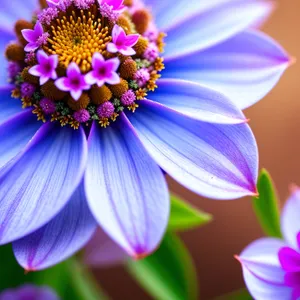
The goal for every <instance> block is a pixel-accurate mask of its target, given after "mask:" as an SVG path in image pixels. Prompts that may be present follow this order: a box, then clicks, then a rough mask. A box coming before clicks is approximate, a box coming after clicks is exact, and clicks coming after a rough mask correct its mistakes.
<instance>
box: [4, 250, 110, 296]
mask: <svg viewBox="0 0 300 300" xmlns="http://www.w3.org/2000/svg"><path fill="white" fill-rule="evenodd" d="M0 266H1V268H0V292H1V291H3V290H5V289H8V288H15V287H18V286H21V285H23V284H25V283H31V284H35V285H38V286H49V287H51V288H52V289H53V290H55V291H56V293H57V294H58V295H59V296H60V297H61V299H64V300H69V299H70V300H81V299H85V300H107V299H108V297H107V296H106V295H104V293H103V292H102V291H101V290H100V289H99V288H98V287H97V284H95V282H94V279H93V278H92V277H91V275H90V274H89V272H88V271H87V270H86V269H84V267H83V266H82V265H81V264H80V263H78V261H77V260H76V258H71V259H69V260H67V261H65V262H63V263H61V264H58V265H56V266H55V267H52V268H50V269H47V270H44V271H39V272H30V273H28V274H26V273H25V272H24V270H23V269H22V268H21V267H20V266H19V265H18V263H17V261H16V259H15V257H14V255H13V252H12V248H11V245H7V246H2V247H0Z"/></svg>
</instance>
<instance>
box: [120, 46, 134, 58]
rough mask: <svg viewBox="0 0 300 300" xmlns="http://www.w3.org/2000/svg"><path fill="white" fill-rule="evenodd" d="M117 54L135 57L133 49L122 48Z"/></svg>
mask: <svg viewBox="0 0 300 300" xmlns="http://www.w3.org/2000/svg"><path fill="white" fill-rule="evenodd" d="M119 52H120V53H121V54H123V55H126V56H130V55H135V53H136V52H135V50H134V49H133V48H130V47H128V48H124V49H119Z"/></svg>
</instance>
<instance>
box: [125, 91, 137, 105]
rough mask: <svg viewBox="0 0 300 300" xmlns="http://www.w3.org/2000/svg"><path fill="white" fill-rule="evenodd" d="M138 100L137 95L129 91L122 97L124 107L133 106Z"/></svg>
mask: <svg viewBox="0 0 300 300" xmlns="http://www.w3.org/2000/svg"><path fill="white" fill-rule="evenodd" d="M135 100H136V96H135V93H134V92H133V91H132V90H128V91H127V92H126V93H124V94H123V95H122V97H121V103H122V104H123V105H131V104H133V102H134V101H135Z"/></svg>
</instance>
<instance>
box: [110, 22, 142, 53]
mask: <svg viewBox="0 0 300 300" xmlns="http://www.w3.org/2000/svg"><path fill="white" fill-rule="evenodd" d="M139 36H140V35H139V34H129V35H126V33H125V31H124V30H123V28H122V27H120V26H118V25H115V26H114V28H113V30H112V38H113V40H112V43H109V44H108V45H107V51H108V52H111V53H117V52H120V53H121V54H123V55H134V54H135V53H136V52H135V51H134V49H133V48H132V47H133V46H134V45H135V44H136V43H137V41H138V39H139Z"/></svg>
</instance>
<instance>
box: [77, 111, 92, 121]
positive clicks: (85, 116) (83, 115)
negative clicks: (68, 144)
mask: <svg viewBox="0 0 300 300" xmlns="http://www.w3.org/2000/svg"><path fill="white" fill-rule="evenodd" d="M73 117H74V119H75V120H76V121H77V122H79V123H85V122H87V121H88V120H89V119H90V113H89V112H88V111H87V110H86V109H81V110H78V111H75V113H74V115H73Z"/></svg>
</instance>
